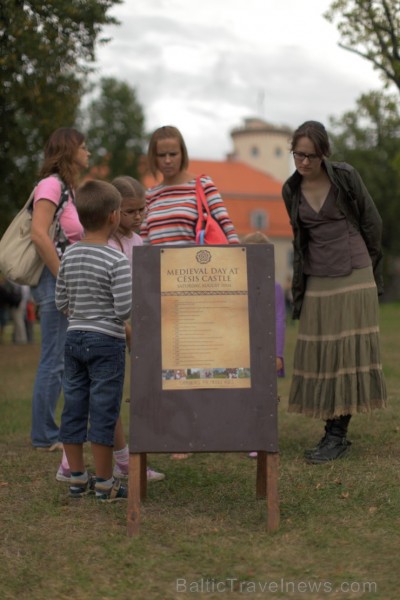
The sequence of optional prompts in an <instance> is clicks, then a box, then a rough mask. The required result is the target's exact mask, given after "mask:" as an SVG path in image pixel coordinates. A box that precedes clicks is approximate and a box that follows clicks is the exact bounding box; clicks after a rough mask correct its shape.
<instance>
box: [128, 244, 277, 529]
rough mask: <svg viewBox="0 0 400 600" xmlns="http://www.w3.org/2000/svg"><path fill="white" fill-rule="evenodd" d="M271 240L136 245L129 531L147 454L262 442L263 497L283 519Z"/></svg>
mask: <svg viewBox="0 0 400 600" xmlns="http://www.w3.org/2000/svg"><path fill="white" fill-rule="evenodd" d="M277 404H278V402H277V382H276V369H275V283H274V252H273V246H272V245H267V244H265V245H264V244H251V245H240V246H239V245H234V246H233V245H232V246H189V245H188V246H186V245H185V246H139V247H135V248H134V249H133V310H132V348H131V402H130V431H129V451H130V465H129V498H128V534H129V535H133V534H136V533H138V531H139V523H140V501H141V499H143V498H144V497H145V495H146V454H147V453H148V452H151V453H175V452H248V451H252V450H257V451H258V459H257V484H256V492H257V496H258V497H267V520H268V523H267V528H268V530H269V531H273V530H276V529H277V528H278V526H279V502H278V490H277V480H278V459H279V455H278V432H277Z"/></svg>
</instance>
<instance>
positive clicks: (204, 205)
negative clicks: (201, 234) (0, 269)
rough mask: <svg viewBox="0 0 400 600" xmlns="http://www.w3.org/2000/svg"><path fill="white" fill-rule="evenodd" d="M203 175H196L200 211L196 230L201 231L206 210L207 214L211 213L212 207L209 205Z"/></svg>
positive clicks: (198, 208)
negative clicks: (202, 180) (202, 179)
mask: <svg viewBox="0 0 400 600" xmlns="http://www.w3.org/2000/svg"><path fill="white" fill-rule="evenodd" d="M202 177H204V176H203V175H199V176H198V177H196V200H197V212H198V215H199V217H198V220H197V224H196V231H200V230H201V229H202V228H203V223H204V221H205V219H204V210H205V211H206V213H207V215H211V212H210V207H209V206H208V202H207V198H206V195H205V193H204V188H203V184H202V183H201V178H202Z"/></svg>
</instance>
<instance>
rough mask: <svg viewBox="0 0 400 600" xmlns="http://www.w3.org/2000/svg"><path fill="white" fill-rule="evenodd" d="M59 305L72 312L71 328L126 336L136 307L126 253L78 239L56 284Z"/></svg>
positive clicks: (67, 255)
mask: <svg viewBox="0 0 400 600" xmlns="http://www.w3.org/2000/svg"><path fill="white" fill-rule="evenodd" d="M56 306H57V308H58V310H60V311H62V312H67V313H68V321H69V323H68V331H71V330H82V331H93V332H98V333H104V334H106V335H110V336H112V337H117V338H125V326H124V321H126V320H127V319H129V317H130V312H131V307H132V276H131V269H130V266H129V261H128V259H127V258H126V256H125V255H124V254H122V252H119V251H118V250H115V249H114V248H110V247H109V246H105V245H102V244H88V243H86V242H76V243H75V244H73V245H72V246H69V248H67V249H66V251H65V253H64V255H63V257H62V259H61V265H60V270H59V273H58V276H57V284H56Z"/></svg>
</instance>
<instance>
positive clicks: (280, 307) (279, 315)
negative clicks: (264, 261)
mask: <svg viewBox="0 0 400 600" xmlns="http://www.w3.org/2000/svg"><path fill="white" fill-rule="evenodd" d="M243 243H244V244H271V243H272V242H271V241H270V239H269V238H268V237H267V236H266V235H265V234H264V233H261V231H256V232H255V233H249V234H248V235H246V236H245V237H244V239H243ZM285 333H286V310H285V298H284V294H283V289H282V286H281V284H280V283H278V282H277V281H275V349H276V359H275V365H276V375H277V377H284V376H285V363H284V349H285ZM249 457H250V458H257V452H250V453H249Z"/></svg>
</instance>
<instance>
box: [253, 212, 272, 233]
mask: <svg viewBox="0 0 400 600" xmlns="http://www.w3.org/2000/svg"><path fill="white" fill-rule="evenodd" d="M250 224H251V227H252V228H253V229H257V230H258V231H262V230H263V229H264V230H265V229H267V228H268V214H267V211H265V210H254V211H253V212H252V213H251V215H250Z"/></svg>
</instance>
